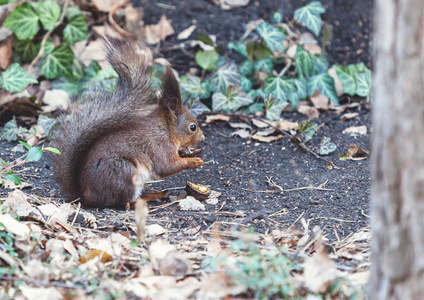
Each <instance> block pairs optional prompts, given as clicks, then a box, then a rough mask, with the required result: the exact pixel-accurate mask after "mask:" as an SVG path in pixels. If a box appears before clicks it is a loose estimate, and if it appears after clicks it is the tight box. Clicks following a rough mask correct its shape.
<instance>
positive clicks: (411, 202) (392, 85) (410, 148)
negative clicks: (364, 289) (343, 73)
mask: <svg viewBox="0 0 424 300" xmlns="http://www.w3.org/2000/svg"><path fill="white" fill-rule="evenodd" d="M375 13H376V23H375V26H376V33H375V40H374V41H375V43H374V47H375V48H374V49H375V54H376V56H375V57H376V60H375V74H374V103H373V122H374V125H373V126H374V131H373V142H372V160H373V170H372V175H373V177H372V178H373V185H372V186H373V195H372V224H371V226H372V233H373V241H372V266H371V277H370V282H369V294H368V296H369V299H372V300H374V299H424V133H423V131H424V77H423V76H424V1H423V0H377V1H376V3H375Z"/></svg>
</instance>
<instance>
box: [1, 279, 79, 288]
mask: <svg viewBox="0 0 424 300" xmlns="http://www.w3.org/2000/svg"><path fill="white" fill-rule="evenodd" d="M0 279H2V280H8V281H25V282H29V283H34V284H39V285H43V286H56V287H61V288H66V289H82V288H83V287H81V286H72V285H67V284H64V283H60V282H47V281H44V280H37V279H32V278H27V277H22V278H20V277H15V276H0Z"/></svg>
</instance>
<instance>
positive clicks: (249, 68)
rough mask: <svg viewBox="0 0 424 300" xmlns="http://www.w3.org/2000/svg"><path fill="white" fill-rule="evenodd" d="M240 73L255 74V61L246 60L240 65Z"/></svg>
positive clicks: (245, 74)
mask: <svg viewBox="0 0 424 300" xmlns="http://www.w3.org/2000/svg"><path fill="white" fill-rule="evenodd" d="M240 73H241V75H244V76H251V75H253V73H254V70H253V62H252V61H251V60H245V61H244V62H243V63H242V64H241V66H240Z"/></svg>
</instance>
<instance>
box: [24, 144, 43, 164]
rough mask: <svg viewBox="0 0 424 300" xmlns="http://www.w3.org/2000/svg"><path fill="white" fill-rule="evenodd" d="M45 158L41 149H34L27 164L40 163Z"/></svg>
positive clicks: (27, 157) (30, 152)
mask: <svg viewBox="0 0 424 300" xmlns="http://www.w3.org/2000/svg"><path fill="white" fill-rule="evenodd" d="M41 157H43V150H42V149H41V148H40V147H32V148H31V149H29V151H28V154H27V156H26V158H25V160H26V161H27V162H32V161H39V160H40V159H41Z"/></svg>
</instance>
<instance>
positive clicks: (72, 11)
mask: <svg viewBox="0 0 424 300" xmlns="http://www.w3.org/2000/svg"><path fill="white" fill-rule="evenodd" d="M65 14H66V17H67V18H68V20H71V19H73V18H74V17H76V16H78V15H81V10H80V9H79V7H78V6H75V5H71V6H68V9H67V10H66V13H65Z"/></svg>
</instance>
